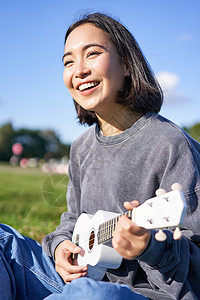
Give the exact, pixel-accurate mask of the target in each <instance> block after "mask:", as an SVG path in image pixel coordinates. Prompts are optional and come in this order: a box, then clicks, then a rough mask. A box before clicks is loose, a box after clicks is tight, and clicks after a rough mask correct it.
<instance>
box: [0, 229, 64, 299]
mask: <svg viewBox="0 0 200 300" xmlns="http://www.w3.org/2000/svg"><path fill="white" fill-rule="evenodd" d="M63 286H64V282H63V280H62V279H61V277H60V276H59V275H58V273H57V272H56V271H55V268H54V262H53V260H52V259H51V258H49V257H48V256H47V254H46V253H45V252H44V251H43V250H42V247H41V245H40V244H38V243H37V242H36V241H34V240H32V239H30V238H27V237H24V236H22V235H21V234H20V233H19V232H17V231H16V230H15V229H13V228H11V227H10V226H7V225H3V224H0V299H1V300H12V299H16V300H17V299H18V300H36V299H37V300H40V299H44V298H45V297H47V296H48V295H50V294H51V293H61V292H62V290H63Z"/></svg>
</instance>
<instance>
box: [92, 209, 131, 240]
mask: <svg viewBox="0 0 200 300" xmlns="http://www.w3.org/2000/svg"><path fill="white" fill-rule="evenodd" d="M124 216H127V217H128V218H129V219H132V210H129V211H127V212H126V213H125V214H124ZM120 217H121V215H120V216H117V217H115V218H113V219H111V220H108V221H106V222H104V223H102V224H101V225H100V226H99V231H98V233H97V238H98V244H101V243H104V242H106V241H108V240H110V239H111V238H112V237H113V232H114V230H115V227H116V224H117V222H118V221H119V218H120Z"/></svg>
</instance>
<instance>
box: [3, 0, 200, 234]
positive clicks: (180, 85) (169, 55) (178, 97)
mask: <svg viewBox="0 0 200 300" xmlns="http://www.w3.org/2000/svg"><path fill="white" fill-rule="evenodd" d="M96 11H100V12H103V13H108V14H109V15H111V16H112V17H114V18H116V19H117V20H119V21H120V22H122V23H123V24H124V25H125V26H126V27H127V28H128V29H129V30H130V31H131V32H132V33H133V35H134V36H135V38H136V40H137V41H138V43H139V45H140V47H141V49H142V50H143V53H144V54H145V56H146V58H147V60H148V61H149V63H150V65H151V67H152V69H153V71H154V73H155V75H156V76H157V78H158V80H159V82H160V84H161V86H162V88H163V90H164V95H165V99H164V105H163V108H162V110H161V114H163V115H164V116H165V117H167V118H169V119H171V120H172V121H174V122H175V123H177V124H178V125H180V126H181V127H184V129H186V130H187V131H188V132H189V133H190V134H191V135H192V136H193V137H194V138H196V139H198V140H199V141H200V101H199V100H200V92H199V86H200V75H199V70H200V59H199V53H200V18H199V14H200V1H199V0H191V1H188V0H167V1H162V0H140V1H138V0H123V1H116V0H109V1H108V0H95V1H94V0H84V1H80V0H77V1H70V0H34V1H31V0H17V1H16V0H6V1H3V0H1V1H0V161H1V163H0V200H1V202H0V218H1V222H6V223H9V224H11V225H13V226H15V227H17V228H18V229H19V230H21V231H22V232H25V234H27V233H28V234H29V236H31V237H34V238H38V239H39V240H40V239H41V236H43V235H44V234H45V232H46V231H47V232H48V231H50V230H51V229H52V228H54V227H55V224H54V223H51V224H50V223H49V218H51V220H54V221H53V222H55V219H56V218H58V216H59V214H60V212H61V211H62V210H65V209H66V207H64V206H65V205H66V204H65V193H66V183H67V177H66V176H65V175H66V174H67V166H68V157H69V150H70V145H71V143H72V142H73V141H74V140H75V139H76V138H77V137H78V136H79V135H80V134H81V133H82V132H84V131H85V130H87V127H83V126H81V125H79V124H78V122H77V119H76V113H75V109H74V106H73V102H72V99H71V96H70V95H69V93H68V91H67V89H66V87H65V85H64V83H63V79H62V73H63V69H64V67H63V64H62V55H63V51H64V36H65V32H66V30H67V28H68V26H69V25H70V24H71V23H73V22H74V21H76V20H77V19H78V18H79V16H80V15H82V14H83V13H88V12H96ZM19 165H20V166H21V168H19V167H18V166H19ZM38 166H39V167H40V168H38ZM35 167H37V168H35ZM9 168H11V169H9ZM33 169H34V171H33ZM20 170H21V171H20ZM41 170H42V171H41ZM25 171H26V172H25ZM41 172H42V173H41ZM46 173H48V174H50V175H48V177H46V175H43V174H46ZM54 173H59V174H60V175H59V176H60V177H53V175H52V174H54ZM61 174H62V175H61ZM39 192H40V194H39ZM60 195H61V196H60ZM41 197H42V198H41ZM41 199H43V200H44V201H41ZM36 202H37V203H36ZM16 203H17V205H16ZM9 205H10V206H9ZM41 205H43V206H41ZM52 206H53V207H56V209H55V210H52ZM58 208H60V209H61V211H59V209H58ZM54 213H57V215H56V216H55V215H54ZM41 216H42V219H43V225H41V222H39V221H38V220H39V219H40V217H41ZM45 216H46V217H45ZM31 218H32V219H31ZM45 218H47V220H48V222H46V221H45ZM22 219H23V226H22V221H21V220H22ZM56 220H58V219H56ZM56 222H57V221H56ZM30 224H32V225H33V224H35V227H34V229H33V228H32V227H30V226H32V225H30ZM38 224H39V227H38ZM47 224H50V225H51V228H49V227H48V225H47ZM56 224H57V223H56ZM21 226H22V227H23V228H22V227H21ZM31 232H33V234H31ZM38 236H39V237H38Z"/></svg>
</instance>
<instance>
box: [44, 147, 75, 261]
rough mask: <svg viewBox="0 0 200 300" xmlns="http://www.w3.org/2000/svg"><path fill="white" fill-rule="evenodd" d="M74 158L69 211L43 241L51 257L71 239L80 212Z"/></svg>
mask: <svg viewBox="0 0 200 300" xmlns="http://www.w3.org/2000/svg"><path fill="white" fill-rule="evenodd" d="M72 153H73V151H72V150H71V155H70V156H72ZM72 160H73V158H72V157H71V158H70V161H69V174H68V175H69V182H68V186H67V212H64V213H63V214H62V215H61V222H60V225H59V226H58V227H57V228H56V230H55V231H53V232H51V233H50V234H48V235H47V236H45V237H44V239H43V241H42V247H43V249H44V250H45V252H46V253H47V254H48V255H49V256H50V257H54V252H55V249H56V247H57V246H58V245H59V244H60V243H61V242H63V241H64V240H71V238H72V234H73V229H74V226H75V223H76V220H77V217H78V215H79V214H80V212H79V207H80V205H79V203H80V188H79V176H78V172H77V171H78V168H76V163H75V164H72ZM72 165H73V168H72Z"/></svg>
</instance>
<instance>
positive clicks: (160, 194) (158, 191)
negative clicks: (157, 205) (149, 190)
mask: <svg viewBox="0 0 200 300" xmlns="http://www.w3.org/2000/svg"><path fill="white" fill-rule="evenodd" d="M164 194H166V191H165V190H164V189H158V190H156V196H162V195H164Z"/></svg>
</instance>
